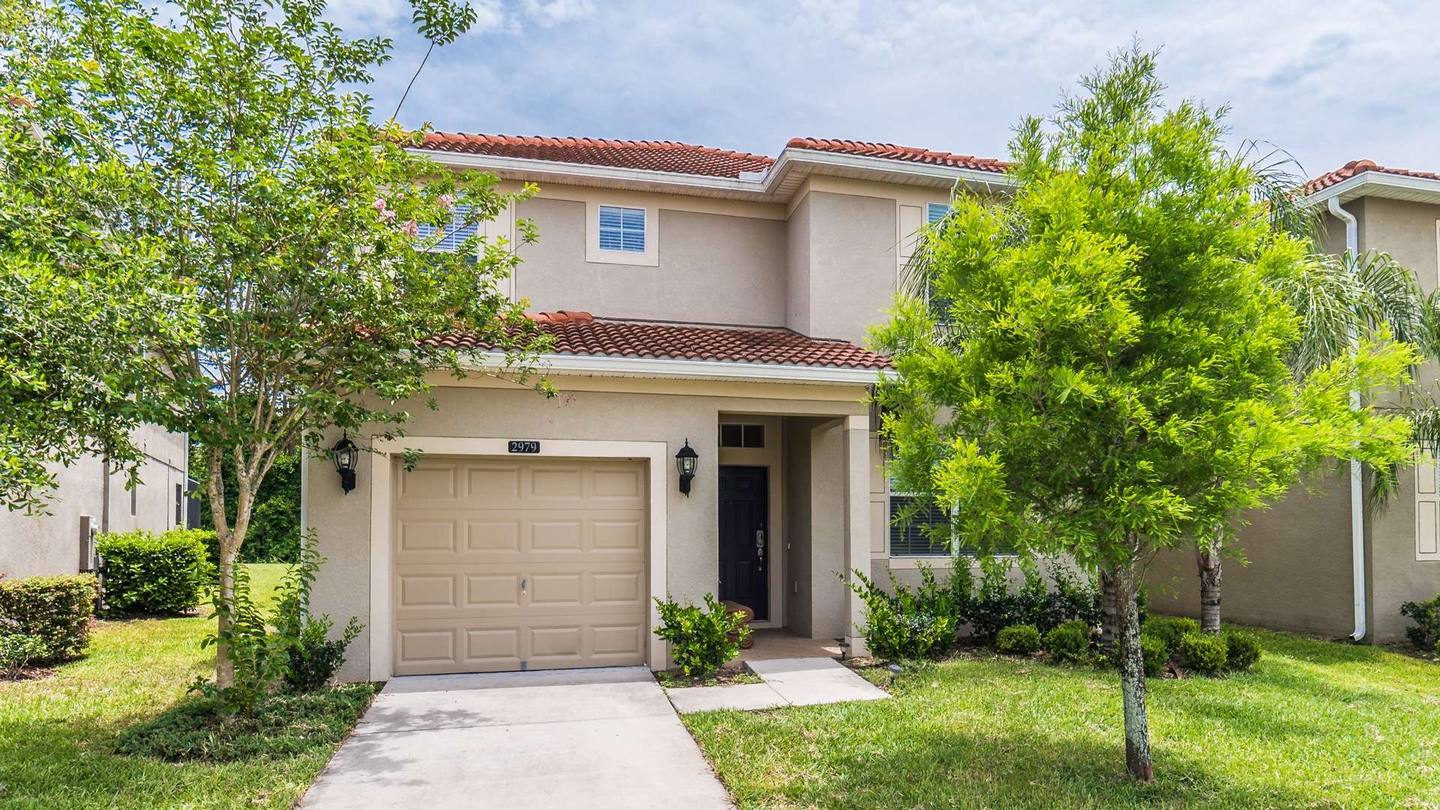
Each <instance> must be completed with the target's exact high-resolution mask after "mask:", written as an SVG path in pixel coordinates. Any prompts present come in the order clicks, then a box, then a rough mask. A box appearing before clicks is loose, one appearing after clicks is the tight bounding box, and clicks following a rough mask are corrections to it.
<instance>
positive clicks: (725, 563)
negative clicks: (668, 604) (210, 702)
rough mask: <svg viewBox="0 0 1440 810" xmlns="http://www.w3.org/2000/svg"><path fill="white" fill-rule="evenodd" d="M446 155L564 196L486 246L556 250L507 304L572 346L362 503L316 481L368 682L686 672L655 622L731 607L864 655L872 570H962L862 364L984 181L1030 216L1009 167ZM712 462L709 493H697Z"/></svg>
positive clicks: (786, 157) (442, 416) (856, 159)
mask: <svg viewBox="0 0 1440 810" xmlns="http://www.w3.org/2000/svg"><path fill="white" fill-rule="evenodd" d="M419 149H420V150H421V151H423V152H424V153H425V154H427V155H429V156H430V157H432V158H434V159H436V160H438V161H440V163H441V164H442V165H444V166H446V167H448V168H450V169H452V170H455V171H468V170H482V171H488V172H493V173H495V174H497V175H499V176H500V177H501V178H502V179H503V180H504V181H505V183H506V187H507V188H514V187H518V183H519V182H521V181H533V182H535V183H537V184H538V185H539V187H540V192H539V194H538V196H536V197H535V198H534V199H531V200H529V201H527V202H524V203H522V204H520V205H518V206H517V207H516V210H512V211H508V212H506V213H505V214H504V215H502V217H501V218H500V219H499V220H498V221H496V222H493V223H490V224H487V225H486V226H484V227H485V235H486V236H504V237H512V238H513V235H514V234H513V231H514V221H515V218H516V217H526V218H529V219H531V220H533V221H534V222H535V223H536V225H537V226H538V230H539V234H540V240H539V242H538V244H534V245H528V246H522V247H520V248H519V253H520V255H521V257H522V258H523V263H522V264H521V265H520V267H519V270H518V271H517V273H516V275H515V277H514V278H513V279H512V280H511V281H510V282H509V291H510V293H511V295H512V296H514V297H515V298H517V299H520V298H523V299H528V300H529V302H530V304H531V307H530V308H531V309H532V310H534V311H536V313H537V314H536V315H535V316H534V317H535V318H536V320H537V321H538V322H539V323H540V324H541V326H542V327H543V328H544V329H545V330H547V331H548V332H550V333H551V334H553V335H554V336H555V338H556V346H555V351H554V353H553V354H551V355H549V356H547V357H546V358H544V361H545V366H546V368H547V374H548V376H549V378H550V379H551V380H552V381H553V382H554V384H555V386H556V388H557V389H558V390H559V392H560V393H559V396H558V397H557V398H555V399H553V400H548V401H547V400H544V399H541V398H540V397H538V396H537V395H536V394H534V393H533V392H531V391H529V390H528V389H526V388H523V387H519V386H516V385H514V384H513V383H508V382H504V381H502V380H497V379H494V378H492V377H488V376H484V375H476V376H473V377H471V378H469V379H466V380H463V381H458V382H457V381H455V380H454V379H452V378H450V377H448V376H445V375H437V376H436V378H435V383H436V386H437V388H436V390H435V398H436V400H437V401H438V404H439V408H438V410H429V409H426V408H423V407H416V408H414V409H413V411H412V412H413V414H414V416H413V419H412V421H411V422H410V423H409V424H408V425H407V426H406V430H407V434H408V435H407V436H406V437H405V438H403V439H400V440H395V441H376V442H375V443H374V444H373V445H372V449H373V450H375V451H377V452H375V453H368V454H362V457H361V461H360V465H359V469H358V471H357V472H358V486H357V488H356V489H355V490H354V491H353V492H350V493H348V494H346V493H344V492H342V490H341V488H340V485H339V481H338V478H337V476H336V474H335V472H334V470H333V469H332V468H331V467H330V462H329V460H328V459H326V458H322V457H315V456H311V457H309V458H308V459H307V461H306V463H305V465H304V468H303V470H304V472H303V476H304V479H305V482H304V486H303V492H304V497H303V506H302V513H303V517H302V519H303V521H304V524H305V525H306V526H307V527H310V528H313V529H314V530H315V531H316V532H317V533H318V537H319V543H320V551H321V553H322V554H324V555H325V556H326V557H327V558H328V559H329V562H328V563H327V564H326V565H325V566H324V567H323V568H322V569H321V571H320V575H319V579H318V581H317V582H316V586H315V593H314V603H313V606H314V608H315V609H316V610H317V611H320V612H325V613H329V614H331V615H332V616H335V617H337V618H338V619H340V620H341V621H343V620H344V618H347V617H350V616H357V617H359V618H360V619H361V620H362V621H364V622H365V624H366V630H365V633H364V634H362V635H361V636H360V637H359V638H358V639H357V640H356V642H355V644H354V646H353V648H352V649H351V654H350V657H349V661H348V662H347V666H346V669H345V671H344V673H343V675H345V676H346V677H350V678H357V679H363V678H369V679H372V680H381V679H385V678H388V677H390V676H391V675H395V674H415V673H435V672H468V671H491V670H518V669H542V668H558V667H577V666H599V665H619V664H641V663H644V664H648V665H649V666H651V667H652V668H657V669H658V668H662V667H664V666H665V665H666V652H665V648H664V645H663V644H662V643H661V642H660V641H659V640H657V639H656V638H655V637H654V636H653V634H652V633H651V629H652V628H653V627H654V626H655V625H656V624H657V623H658V617H657V614H656V611H655V608H654V604H653V599H654V598H657V597H658V598H665V597H667V596H670V597H674V598H676V599H680V600H688V601H692V602H699V601H700V600H701V598H702V597H703V596H704V595H705V594H707V593H715V594H717V595H718V596H720V597H721V598H722V599H732V600H734V601H737V602H741V603H744V604H746V605H748V606H750V607H751V608H752V609H754V610H755V613H756V622H755V625H756V626H759V627H776V628H781V627H783V628H788V629H789V630H790V631H791V632H793V633H796V634H799V635H801V636H805V637H810V638H822V639H843V640H844V641H845V642H846V643H848V644H849V648H850V651H851V652H852V653H862V652H863V639H861V638H857V637H856V635H855V634H856V626H857V625H858V624H859V623H860V622H861V621H862V606H861V603H860V601H859V600H858V598H857V597H855V596H854V595H853V594H852V593H851V592H850V590H849V589H848V587H847V581H848V580H849V579H850V575H849V574H848V573H847V572H849V571H851V570H853V569H859V570H862V571H867V572H870V573H872V574H874V575H875V576H877V577H878V578H880V579H882V581H883V580H884V579H885V578H886V577H887V576H888V574H889V573H890V572H891V571H895V572H897V573H898V574H900V575H901V576H902V577H907V578H913V577H914V575H915V566H916V564H917V561H918V560H922V559H929V560H931V561H933V562H934V563H935V564H937V565H939V566H945V565H948V563H949V549H948V548H932V547H930V545H929V543H928V540H927V539H926V538H925V537H924V536H923V535H922V534H921V533H920V532H918V531H914V530H905V529H902V528H892V527H891V525H890V520H889V518H890V514H891V511H892V509H893V508H894V506H898V505H899V503H900V502H901V501H902V500H903V498H904V495H903V494H902V493H891V492H890V491H889V486H888V483H887V480H886V476H885V472H884V466H883V463H882V454H881V453H880V451H879V445H878V443H877V440H876V438H875V434H874V429H875V423H874V420H873V417H872V414H871V412H870V408H869V406H868V405H867V397H868V393H869V389H870V387H871V386H872V385H873V384H874V383H875V382H876V380H877V379H878V375H879V374H880V373H881V371H882V369H883V368H884V367H885V364H886V363H885V359H884V358H882V357H880V356H877V355H875V354H873V353H871V352H869V351H866V350H865V349H863V348H861V344H862V343H863V341H864V339H865V336H866V330H867V328H868V327H869V326H870V325H873V324H876V323H879V322H881V321H882V320H883V319H884V318H885V309H886V308H887V307H888V306H889V305H890V304H891V302H892V300H893V296H894V293H895V289H896V285H897V278H898V277H899V274H900V271H901V268H902V267H903V265H904V264H905V262H906V260H907V258H908V254H909V251H910V250H911V249H912V248H913V242H914V239H913V234H914V233H915V231H916V230H917V229H919V228H920V227H921V225H922V224H924V223H925V222H926V221H927V220H929V221H933V220H935V219H937V218H939V217H940V216H943V214H944V212H945V210H946V209H947V207H948V200H949V196H950V192H951V189H952V188H953V187H955V185H956V184H960V185H961V186H963V187H965V188H969V189H972V190H975V191H977V192H981V193H991V192H1000V191H1003V189H1004V188H1005V187H1006V185H1007V183H1006V180H1005V177H1004V168H1005V167H1004V164H1002V163H1000V162H998V161H994V160H986V159H979V158H973V157H969V156H964V155H955V154H950V153H946V152H932V151H927V150H923V149H914V148H907V147H899V146H893V145H888V144H872V143H858V142H852V141H826V140H812V139H796V140H792V141H791V142H790V143H789V144H788V145H787V146H786V148H785V149H784V150H783V151H782V152H781V153H780V155H779V156H778V157H776V158H770V157H764V156H759V155H752V154H745V153H739V152H731V151H726V150H721V149H712V148H707V147H700V146H689V145H685V144H678V143H671V142H646V141H608V140H594V139H584V138H580V139H576V138H528V137H527V138H520V137H507V136H487V135H462V134H438V133H437V134H431V135H428V136H427V137H426V138H425V140H424V142H423V145H422V146H421V147H419ZM592 313H593V314H592ZM465 348H473V349H474V350H475V356H474V357H475V359H474V362H475V364H476V366H477V367H478V368H482V369H483V368H487V367H490V366H492V365H493V363H494V362H495V360H496V358H495V357H494V356H493V355H491V354H489V353H487V352H486V350H485V347H483V346H466V347H465ZM338 438H339V436H338V435H337V436H335V437H333V438H332V441H333V440H334V439H338ZM687 445H688V447H689V448H691V449H692V450H693V451H694V452H695V453H696V454H697V455H698V459H697V466H696V469H695V473H694V478H693V481H685V480H683V479H682V477H681V476H680V474H679V473H678V471H677V454H680V453H681V451H682V450H683V448H685V447H686V446H687ZM406 448H415V449H419V450H422V451H424V454H425V455H424V458H423V460H421V461H420V462H419V464H418V466H414V467H413V468H411V469H406V467H405V466H404V465H403V464H402V463H401V459H400V453H401V451H402V450H404V449H406ZM682 488H686V489H688V494H684V493H683V492H682Z"/></svg>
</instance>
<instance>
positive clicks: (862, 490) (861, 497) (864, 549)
mask: <svg viewBox="0 0 1440 810" xmlns="http://www.w3.org/2000/svg"><path fill="white" fill-rule="evenodd" d="M845 562H846V567H845V582H846V584H847V586H848V585H849V584H850V583H852V582H854V580H855V571H857V570H859V571H868V570H870V417H869V415H867V414H853V415H851V416H848V417H846V418H845ZM845 606H846V611H845V613H846V617H845V618H846V621H845V640H846V642H848V643H849V645H850V655H851V656H854V657H860V656H865V655H869V650H867V649H866V648H865V637H864V636H861V635H857V633H858V632H859V630H858V628H860V627H863V626H864V624H865V610H864V603H863V602H861V601H860V597H859V596H857V595H856V594H855V592H854V591H853V590H850V589H849V588H848V587H847V588H846V590H845Z"/></svg>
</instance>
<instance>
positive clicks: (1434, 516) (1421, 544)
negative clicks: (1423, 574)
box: [1415, 453, 1440, 561]
mask: <svg viewBox="0 0 1440 810" xmlns="http://www.w3.org/2000/svg"><path fill="white" fill-rule="evenodd" d="M1436 490H1437V487H1436V479H1435V459H1434V458H1433V457H1432V456H1430V455H1429V454H1428V453H1426V454H1423V455H1422V456H1421V457H1420V460H1419V462H1418V463H1416V465H1415V559H1416V560H1417V561H1426V560H1440V492H1437V491H1436Z"/></svg>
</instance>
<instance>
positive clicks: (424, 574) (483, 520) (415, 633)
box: [395, 459, 649, 674]
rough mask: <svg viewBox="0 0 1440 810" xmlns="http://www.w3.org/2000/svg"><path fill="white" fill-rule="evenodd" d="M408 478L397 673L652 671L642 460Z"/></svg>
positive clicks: (502, 465)
mask: <svg viewBox="0 0 1440 810" xmlns="http://www.w3.org/2000/svg"><path fill="white" fill-rule="evenodd" d="M431 465H434V466H435V467H436V468H437V469H435V470H432V469H430V467H431ZM401 481H402V484H401V486H400V487H399V488H398V489H397V496H396V503H395V516H396V537H397V540H396V552H395V577H396V581H397V593H398V594H399V598H398V599H397V601H396V606H395V619H396V634H397V636H398V637H399V638H398V639H397V653H396V672H397V674H414V673H420V672H485V671H501V670H514V669H521V668H529V669H542V668H562V667H581V666H611V665H622V664H638V663H643V662H644V660H645V648H646V641H647V639H648V637H649V628H648V627H647V626H646V625H647V621H648V615H649V605H648V597H647V593H648V589H647V582H648V580H647V578H646V576H645V570H646V562H645V559H646V549H647V546H648V542H647V539H648V538H647V531H648V521H647V519H646V503H645V501H646V493H645V487H646V484H647V480H646V477H645V475H644V467H643V465H642V464H640V463H637V462H631V461H584V460H553V459H524V460H511V459H501V460H484V459H480V460H451V459H426V460H424V461H422V462H421V464H420V465H419V466H417V467H416V469H415V470H413V471H411V472H409V473H405V474H403V475H402V476H401Z"/></svg>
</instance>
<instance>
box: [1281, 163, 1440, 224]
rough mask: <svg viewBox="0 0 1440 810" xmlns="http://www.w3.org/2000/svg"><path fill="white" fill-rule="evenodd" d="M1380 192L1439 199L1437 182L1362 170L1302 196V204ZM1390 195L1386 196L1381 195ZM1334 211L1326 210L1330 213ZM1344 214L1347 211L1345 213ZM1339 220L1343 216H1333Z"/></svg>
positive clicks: (1426, 178)
mask: <svg viewBox="0 0 1440 810" xmlns="http://www.w3.org/2000/svg"><path fill="white" fill-rule="evenodd" d="M1377 191H1378V192H1381V193H1380V196H1395V195H1397V194H1408V195H1411V197H1406V198H1413V195H1436V196H1440V180H1432V179H1430V178H1428V177H1410V176H1409V175H1404V174H1391V173H1389V172H1377V171H1363V172H1361V173H1359V174H1357V175H1355V176H1354V177H1349V178H1346V179H1345V180H1342V181H1340V182H1339V183H1336V184H1335V185H1333V186H1326V187H1325V188H1322V189H1320V190H1319V191H1317V192H1315V193H1314V194H1311V195H1309V196H1307V197H1305V198H1304V199H1303V200H1302V202H1303V203H1304V204H1306V205H1318V204H1320V203H1326V204H1327V205H1328V204H1329V202H1330V200H1351V199H1354V198H1356V197H1363V196H1366V195H1367V194H1371V193H1375V192H1377ZM1386 191H1389V192H1391V193H1390V194H1389V195H1387V194H1385V193H1384V192H1386ZM1334 211H1335V209H1333V208H1332V209H1330V212H1331V213H1334ZM1347 215H1348V212H1347ZM1336 216H1337V217H1339V218H1340V219H1342V220H1343V219H1345V217H1344V216H1341V215H1339V214H1336Z"/></svg>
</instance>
